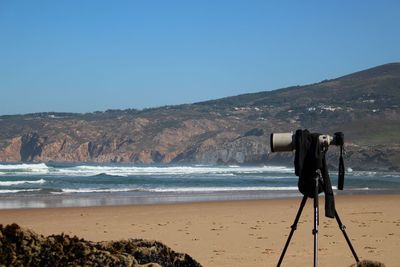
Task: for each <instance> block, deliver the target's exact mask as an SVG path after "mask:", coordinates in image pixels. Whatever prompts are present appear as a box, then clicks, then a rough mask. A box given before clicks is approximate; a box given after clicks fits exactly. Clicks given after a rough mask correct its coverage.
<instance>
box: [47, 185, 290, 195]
mask: <svg viewBox="0 0 400 267" xmlns="http://www.w3.org/2000/svg"><path fill="white" fill-rule="evenodd" d="M294 190H297V187H295V186H289V187H273V186H260V187H174V188H149V189H146V188H113V189H111V188H77V189H69V188H64V189H61V192H52V194H63V193H64V194H71V193H116V192H132V191H141V192H154V193H190V192H204V193H207V192H240V191H294Z"/></svg>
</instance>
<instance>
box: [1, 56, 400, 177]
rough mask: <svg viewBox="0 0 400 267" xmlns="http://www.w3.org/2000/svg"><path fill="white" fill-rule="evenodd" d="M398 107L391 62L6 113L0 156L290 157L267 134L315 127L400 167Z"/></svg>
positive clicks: (218, 160)
mask: <svg viewBox="0 0 400 267" xmlns="http://www.w3.org/2000/svg"><path fill="white" fill-rule="evenodd" d="M399 105H400V63H392V64H386V65H382V66H378V67H375V68H372V69H368V70H364V71H361V72H357V73H353V74H350V75H347V76H343V77H340V78H337V79H332V80H325V81H322V82H319V83H315V84H311V85H305V86H295V87H289V88H284V89H279V90H275V91H265V92H260V93H254V94H244V95H239V96H233V97H227V98H222V99H217V100H212V101H206V102H200V103H194V104H185V105H178V106H165V107H160V108H153V109H145V110H135V109H129V110H108V111H105V112H94V113H87V114H74V113H36V114H26V115H12V116H1V117H0V161H10V162H15V161H44V162H47V161H56V162H135V163H181V164H182V163H185V164H186V163H202V164H260V163H261V164H269V163H280V164H281V163H285V164H291V163H290V160H291V159H290V157H291V156H292V155H291V153H286V154H281V155H278V154H270V153H269V134H270V133H271V132H282V131H295V130H296V129H298V128H308V129H310V130H311V131H313V132H323V133H328V134H329V133H330V134H333V133H334V132H337V131H343V132H344V134H345V138H346V145H347V155H346V157H347V160H348V164H347V165H348V166H351V167H352V168H356V169H374V170H375V169H383V170H400V153H399V152H400V112H399V111H400V107H399ZM331 150H332V151H330V155H331V156H332V157H335V155H336V154H337V153H336V149H335V148H332V149H331ZM333 165H336V162H335V163H333Z"/></svg>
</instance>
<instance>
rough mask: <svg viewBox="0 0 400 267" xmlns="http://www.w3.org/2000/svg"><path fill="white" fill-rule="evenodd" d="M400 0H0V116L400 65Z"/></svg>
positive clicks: (158, 101) (118, 104)
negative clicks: (386, 64)
mask: <svg viewBox="0 0 400 267" xmlns="http://www.w3.org/2000/svg"><path fill="white" fill-rule="evenodd" d="M399 12H400V1H398V0H395V1H384V0H380V1H361V0H360V1H267V0H265V1H251V0H249V1H245V0H243V1H234V0H226V1H219V0H213V1H200V0H182V1H174V0H168V1H165V0H162V1H161V0H160V1H155V0H154V1H153V0H141V1H133V0H132V1H120V0H118V1H111V0H109V1H100V0H92V1H89V0H84V1H78V0H75V1H74V0H57V1H54V0H48V1H41V0H35V1H31V0H26V1H22V0H1V1H0V97H1V100H0V101H1V102H0V103H1V104H0V114H2V115H3V114H16V113H30V112H42V111H43V112H45V111H60V112H63V111H68V112H91V111H96V110H106V109H116V108H118V109H124V108H145V107H155V106H162V105H171V104H181V103H192V102H197V101H202V100H208V99H215V98H220V97H225V96H232V95H238V94H242V93H250V92H258V91H264V90H272V89H278V88H281V87H286V86H291V85H301V84H307V83H313V82H318V81H321V80H323V79H330V78H335V77H338V76H341V75H344V74H348V73H351V72H355V71H358V70H362V69H365V68H369V67H373V66H376V65H380V64H384V63H389V62H398V61H400V15H399V14H400V13H399Z"/></svg>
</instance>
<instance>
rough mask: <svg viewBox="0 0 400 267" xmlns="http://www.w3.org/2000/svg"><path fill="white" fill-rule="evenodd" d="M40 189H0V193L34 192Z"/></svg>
mask: <svg viewBox="0 0 400 267" xmlns="http://www.w3.org/2000/svg"><path fill="white" fill-rule="evenodd" d="M35 191H40V189H0V194H15V193H19V192H35Z"/></svg>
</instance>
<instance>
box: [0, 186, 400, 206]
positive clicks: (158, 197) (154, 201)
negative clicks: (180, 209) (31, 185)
mask: <svg viewBox="0 0 400 267" xmlns="http://www.w3.org/2000/svg"><path fill="white" fill-rule="evenodd" d="M333 191H334V195H335V197H341V196H379V195H398V194H400V190H399V189H373V190H369V189H367V190H365V189H358V190H354V189H347V190H344V191H338V190H336V189H334V190H333ZM319 196H320V197H322V198H323V197H324V193H321V194H320V195H319ZM302 197H303V195H302V194H301V193H300V192H299V191H298V190H279V191H269V192H266V191H257V190H254V191H237V192H235V191H232V192H213V193H198V192H194V193H191V192H187V193H164V194H163V193H150V194H149V193H145V194H132V193H92V194H76V195H75V194H71V195H61V194H52V195H30V196H29V195H23V196H15V195H11V196H7V195H5V196H2V195H0V210H10V209H42V208H44V209H46V208H74V207H76V208H84V207H105V206H107V207H108V206H131V205H132V206H136V205H163V204H192V203H209V202H211V203H213V202H227V201H252V200H260V201H262V200H274V199H277V200H278V199H293V198H298V199H301V198H302Z"/></svg>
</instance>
